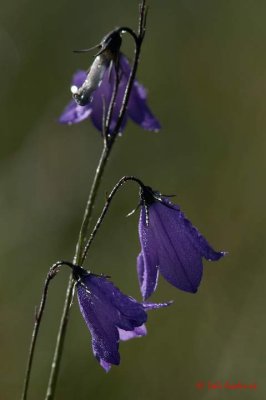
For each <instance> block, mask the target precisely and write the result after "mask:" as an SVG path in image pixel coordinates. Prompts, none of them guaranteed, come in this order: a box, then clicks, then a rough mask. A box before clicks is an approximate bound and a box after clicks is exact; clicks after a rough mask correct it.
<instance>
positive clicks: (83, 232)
mask: <svg viewBox="0 0 266 400" xmlns="http://www.w3.org/2000/svg"><path fill="white" fill-rule="evenodd" d="M113 143H114V142H113ZM111 148H112V145H111V146H104V148H103V151H102V154H101V158H100V160H99V164H98V167H97V169H96V173H95V177H94V180H93V184H92V187H91V190H90V194H89V199H88V202H87V206H86V209H85V213H84V217H83V221H82V225H81V229H80V233H79V239H78V242H77V246H76V252H75V256H74V260H73V263H74V264H80V263H81V258H82V251H83V245H84V242H85V241H86V237H87V232H88V227H89V223H90V219H91V215H92V210H93V206H94V202H95V198H96V195H97V193H98V189H99V185H100V182H101V178H102V175H103V172H104V169H105V166H106V163H107V160H108V157H109V154H110V151H111ZM73 288H74V280H73V278H72V275H71V276H70V279H69V283H68V288H67V293H66V297H65V303H64V309H63V313H62V317H61V321H60V327H59V330H58V334H57V341H56V346H55V352H54V358H53V363H52V367H51V373H50V378H49V383H48V388H47V392H46V397H45V400H52V399H53V398H54V394H55V387H56V383H57V377H58V372H59V368H60V361H61V358H62V357H61V356H62V352H63V347H64V340H65V335H66V330H67V324H68V319H69V314H70V306H71V301H72V293H73Z"/></svg>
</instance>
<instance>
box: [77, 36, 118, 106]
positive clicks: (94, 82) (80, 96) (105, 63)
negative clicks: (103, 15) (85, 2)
mask: <svg viewBox="0 0 266 400" xmlns="http://www.w3.org/2000/svg"><path fill="white" fill-rule="evenodd" d="M121 42H122V39H121V31H120V30H118V29H116V30H114V31H113V32H111V33H109V34H108V35H106V36H105V37H104V38H103V40H102V42H101V43H100V44H99V45H98V46H97V47H98V48H99V49H100V50H99V52H98V54H97V55H96V57H95V60H94V62H93V63H92V65H91V67H90V70H89V72H88V74H87V75H86V78H85V80H84V82H83V83H82V84H81V85H80V87H78V86H76V85H72V87H71V91H72V94H73V98H74V100H75V101H76V103H77V104H78V105H80V106H86V105H87V104H88V103H90V101H91V97H92V94H93V92H94V91H95V89H97V87H98V86H100V85H101V83H102V80H103V77H104V74H105V72H106V70H107V68H108V67H109V65H110V63H111V62H114V63H116V61H117V59H118V54H119V49H120V46H121Z"/></svg>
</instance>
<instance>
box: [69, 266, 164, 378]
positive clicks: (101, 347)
mask: <svg viewBox="0 0 266 400" xmlns="http://www.w3.org/2000/svg"><path fill="white" fill-rule="evenodd" d="M73 276H74V279H75V280H76V286H77V296H78V302H79V307H80V311H81V314H82V316H83V318H84V320H85V322H86V325H87V327H88V329H89V331H90V333H91V336H92V350H93V354H94V356H95V357H96V358H97V360H98V361H99V363H100V365H101V366H102V367H103V368H104V369H105V370H106V372H108V371H109V369H110V368H111V365H119V363H120V354H119V341H120V340H128V339H132V338H136V337H141V336H145V335H146V334H147V330H146V327H145V322H146V321H147V313H146V311H147V310H150V309H157V308H160V307H166V306H168V305H169V304H171V303H170V302H168V303H161V304H160V303H159V304H156V303H138V302H137V301H136V300H135V299H133V298H132V297H129V296H126V295H125V294H123V293H122V292H121V291H120V290H119V289H118V288H116V287H115V286H114V285H113V283H112V282H111V281H110V280H109V279H108V278H107V277H105V276H99V275H94V274H91V273H89V272H87V271H86V270H84V269H83V268H81V267H78V266H75V267H74V269H73Z"/></svg>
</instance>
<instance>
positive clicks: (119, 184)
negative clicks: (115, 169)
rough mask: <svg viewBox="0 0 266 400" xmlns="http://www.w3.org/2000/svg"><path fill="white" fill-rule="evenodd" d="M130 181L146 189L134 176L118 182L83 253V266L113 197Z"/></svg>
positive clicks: (125, 177)
mask: <svg viewBox="0 0 266 400" xmlns="http://www.w3.org/2000/svg"><path fill="white" fill-rule="evenodd" d="M128 181H133V182H136V183H137V184H138V185H139V186H140V187H144V184H143V182H141V180H140V179H138V178H136V177H134V176H124V177H123V178H121V179H120V180H119V181H118V182H117V184H116V185H115V186H114V188H113V189H112V191H111V192H110V194H109V196H108V197H107V198H106V202H105V205H104V207H103V210H102V213H101V215H100V217H99V218H98V220H97V222H96V224H95V226H94V228H93V230H92V232H91V235H90V237H89V239H88V241H87V243H86V246H85V248H84V251H83V254H82V258H81V264H83V263H84V261H85V259H86V256H87V253H88V250H89V248H90V246H91V244H92V241H93V239H94V238H95V235H96V233H97V232H98V229H99V228H100V226H101V224H102V222H103V220H104V217H105V215H106V213H107V211H108V209H109V207H110V204H111V202H112V200H113V197H114V196H115V194H116V192H117V191H118V190H119V189H120V188H121V187H122V186H123V185H124V184H125V183H126V182H128Z"/></svg>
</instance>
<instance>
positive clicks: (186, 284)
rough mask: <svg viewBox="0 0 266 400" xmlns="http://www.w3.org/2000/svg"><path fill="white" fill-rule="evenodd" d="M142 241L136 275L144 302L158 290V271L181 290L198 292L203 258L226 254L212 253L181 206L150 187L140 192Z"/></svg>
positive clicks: (140, 232)
mask: <svg viewBox="0 0 266 400" xmlns="http://www.w3.org/2000/svg"><path fill="white" fill-rule="evenodd" d="M139 238H140V244H141V252H140V254H139V256H138V258H137V272H138V278H139V283H140V288H141V293H142V296H143V298H144V299H147V298H148V297H149V296H150V295H151V294H152V293H153V292H154V291H155V289H156V286H157V281H158V276H159V272H160V273H161V274H162V275H163V277H164V278H165V279H166V280H167V281H168V282H169V283H171V284H172V285H174V286H175V287H177V288H178V289H181V290H185V291H187V292H192V293H195V292H196V291H197V289H198V286H199V284H200V281H201V278H202V272H203V265H202V258H203V257H204V258H205V259H207V260H210V261H216V260H219V258H221V257H222V256H223V255H224V254H225V253H224V252H217V251H215V250H213V248H212V247H211V246H210V245H209V243H208V242H207V240H206V239H205V238H204V236H202V234H201V233H200V232H199V231H198V230H197V228H195V227H194V226H193V225H192V223H191V222H190V221H189V220H188V219H187V218H186V217H185V215H184V214H183V212H182V211H181V210H180V208H179V206H177V205H174V204H173V203H171V202H170V201H169V200H168V199H167V197H165V196H163V195H161V194H160V193H158V192H155V191H153V190H152V189H151V188H150V187H143V188H142V189H141V211H140V219H139Z"/></svg>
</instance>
